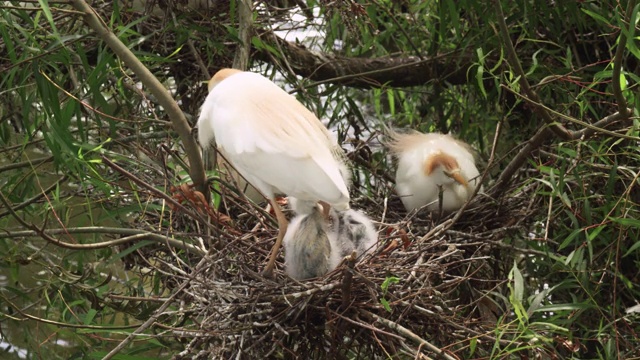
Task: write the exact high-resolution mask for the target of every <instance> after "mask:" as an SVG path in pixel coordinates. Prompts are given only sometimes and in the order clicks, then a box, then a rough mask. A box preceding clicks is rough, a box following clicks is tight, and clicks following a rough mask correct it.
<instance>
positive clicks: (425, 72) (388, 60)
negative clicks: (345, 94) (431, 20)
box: [257, 34, 474, 88]
mask: <svg viewBox="0 0 640 360" xmlns="http://www.w3.org/2000/svg"><path fill="white" fill-rule="evenodd" d="M263 38H264V39H265V40H266V37H264V36H263ZM271 39H272V41H273V40H275V41H277V42H278V43H279V45H280V46H281V48H282V50H283V52H284V55H283V56H285V57H286V58H287V59H288V61H289V62H290V65H291V67H292V69H293V70H294V71H295V72H296V75H300V76H302V77H305V78H308V79H311V80H314V81H317V82H318V83H325V82H331V83H332V84H343V85H348V86H352V87H360V88H378V87H382V86H393V87H408V86H417V85H424V84H426V83H429V82H431V81H434V80H436V79H437V80H438V81H441V82H442V81H446V82H448V83H450V84H453V85H460V84H466V83H468V79H467V72H468V70H469V68H470V67H471V66H473V58H474V55H473V53H472V52H463V51H457V52H454V53H448V54H443V55H441V56H438V57H435V58H424V59H420V58H419V57H417V56H383V57H377V58H352V57H344V56H339V55H333V54H329V53H321V52H317V51H313V50H309V49H307V48H306V47H304V46H301V45H297V44H294V43H290V42H288V41H285V40H283V39H281V38H279V37H277V36H275V35H273V34H271ZM257 57H258V58H260V59H262V60H265V61H269V54H268V53H267V52H266V51H264V52H261V53H258V54H257Z"/></svg>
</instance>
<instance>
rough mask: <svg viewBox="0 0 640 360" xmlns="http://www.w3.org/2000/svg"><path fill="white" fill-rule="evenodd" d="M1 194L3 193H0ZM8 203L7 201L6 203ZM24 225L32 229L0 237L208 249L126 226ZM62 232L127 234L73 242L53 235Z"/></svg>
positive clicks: (100, 245) (197, 251) (105, 245)
mask: <svg viewBox="0 0 640 360" xmlns="http://www.w3.org/2000/svg"><path fill="white" fill-rule="evenodd" d="M0 196H1V194H0ZM4 200H5V199H4V197H3V198H0V201H2V202H3V203H5V201H4ZM5 204H6V203H5ZM23 226H25V227H27V228H29V229H31V230H22V231H12V232H9V231H5V233H4V234H2V235H0V238H3V239H11V238H24V237H36V236H37V237H41V238H43V239H44V240H46V241H47V242H49V243H52V244H54V245H56V246H60V247H62V248H65V249H70V250H97V249H104V248H108V247H113V246H117V245H122V244H126V243H129V242H132V241H140V240H150V241H153V242H156V243H159V244H165V245H169V246H173V247H175V248H178V249H182V250H184V251H187V252H189V253H193V254H197V255H200V256H204V255H205V254H206V253H207V251H206V250H203V249H200V248H197V247H195V246H193V245H191V244H187V243H186V242H184V241H182V240H178V239H173V238H170V237H167V236H164V235H160V234H156V233H153V232H149V231H144V230H138V229H125V228H114V227H103V226H86V227H77V228H64V229H49V230H40V229H37V228H35V225H33V224H26V225H24V224H23ZM60 234H118V235H127V236H125V237H121V238H118V239H113V240H109V241H102V242H97V243H90V244H73V243H69V242H65V241H61V240H58V239H55V238H53V235H60Z"/></svg>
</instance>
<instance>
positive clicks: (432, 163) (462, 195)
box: [389, 132, 480, 212]
mask: <svg viewBox="0 0 640 360" xmlns="http://www.w3.org/2000/svg"><path fill="white" fill-rule="evenodd" d="M390 136H391V142H390V143H389V148H390V149H391V150H392V152H393V153H394V154H395V156H396V157H397V158H398V169H397V171H396V191H397V192H398V195H399V196H400V198H401V199H402V203H403V204H404V207H405V209H407V211H411V210H415V209H418V208H420V207H422V206H425V205H426V207H427V209H428V210H429V211H438V210H439V208H440V204H439V192H440V189H439V186H441V187H442V191H443V193H442V210H443V211H445V212H450V211H455V210H457V209H459V208H460V207H462V205H463V204H464V203H465V202H466V201H467V200H468V199H469V197H471V195H472V194H473V192H474V191H475V189H476V187H477V186H478V185H479V181H480V179H479V172H478V169H477V168H476V164H475V159H474V156H473V153H472V150H471V148H470V147H469V145H467V144H465V143H463V142H462V141H459V140H456V139H454V138H453V137H451V136H450V135H445V134H438V133H431V134H422V133H419V132H411V133H407V134H399V133H395V132H392V133H391V135H390Z"/></svg>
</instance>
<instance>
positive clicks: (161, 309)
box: [102, 257, 208, 360]
mask: <svg viewBox="0 0 640 360" xmlns="http://www.w3.org/2000/svg"><path fill="white" fill-rule="evenodd" d="M207 262H208V259H207V258H206V257H203V258H202V259H201V260H200V262H199V263H198V265H196V267H195V269H194V273H197V272H198V271H200V269H201V268H202V266H203V265H204V264H206V263H207ZM189 284H191V279H190V278H189V279H186V280H184V281H183V282H182V284H180V287H179V288H178V289H176V291H175V292H174V293H173V294H171V296H170V297H169V298H168V299H167V301H165V303H164V304H162V306H160V307H159V308H158V309H157V310H156V311H155V313H154V314H153V316H151V317H150V318H149V319H148V320H147V321H145V322H144V323H143V324H142V325H140V327H138V328H137V329H136V330H135V331H133V332H132V333H131V334H129V336H127V337H126V338H125V339H124V340H122V342H120V344H118V346H116V347H115V348H114V349H113V350H111V351H110V352H109V353H108V354H107V355H106V356H105V357H103V358H102V360H109V359H111V358H112V357H114V356H115V355H116V354H118V353H119V352H120V351H121V350H122V349H124V348H125V346H127V345H128V344H129V343H131V341H133V338H134V337H136V336H138V335H140V334H142V333H143V332H144V331H145V330H147V329H148V328H149V327H151V326H152V325H153V323H155V322H156V321H157V320H158V319H159V318H160V316H161V315H163V313H164V312H165V310H167V308H169V305H171V304H173V301H174V299H175V298H176V297H177V296H178V295H179V294H181V293H182V291H183V290H184V289H186V288H187V286H189Z"/></svg>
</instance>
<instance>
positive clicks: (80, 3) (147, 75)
mask: <svg viewBox="0 0 640 360" xmlns="http://www.w3.org/2000/svg"><path fill="white" fill-rule="evenodd" d="M71 2H72V3H73V7H74V8H75V9H76V10H78V11H80V12H82V13H84V20H85V22H86V23H87V25H89V26H90V27H91V28H92V29H93V30H94V31H95V32H96V33H97V35H98V37H100V38H101V39H102V40H103V41H104V42H105V43H106V44H107V45H108V46H109V47H110V48H111V50H112V51H113V52H114V53H115V54H116V55H117V56H118V57H119V58H120V60H122V62H124V63H125V65H127V66H128V67H129V68H130V69H131V70H132V71H133V72H134V73H135V74H136V75H137V76H138V78H139V80H140V81H141V82H142V83H143V84H144V85H145V86H146V87H148V88H149V90H150V91H151V93H152V94H153V95H154V96H155V97H156V98H157V99H158V102H159V103H160V105H161V106H162V107H163V108H164V110H165V111H166V112H167V115H168V116H169V118H170V119H171V123H172V124H173V128H174V129H175V131H176V132H177V133H178V135H179V136H180V140H182V145H183V146H184V149H185V152H186V153H187V157H188V158H189V163H190V165H191V168H190V169H189V175H191V180H193V183H194V184H195V185H196V187H197V188H198V190H199V191H200V192H202V193H203V194H205V195H206V194H208V193H209V191H208V190H209V189H208V186H207V183H206V177H205V173H204V166H203V164H202V157H201V156H200V149H199V147H198V145H197V144H196V141H195V139H194V138H193V136H191V126H189V122H188V121H187V119H186V118H185V116H184V114H183V113H182V110H180V107H179V106H178V104H177V103H176V102H175V101H174V99H173V98H172V97H171V94H170V93H169V91H167V89H165V87H164V86H163V85H162V83H160V81H158V79H156V77H155V76H153V74H152V73H151V72H150V71H149V69H147V68H146V67H145V66H144V65H143V64H142V63H141V62H140V60H138V58H136V56H135V55H134V54H133V53H132V52H131V51H130V50H129V48H127V47H126V46H125V45H124V44H123V43H122V42H121V41H120V39H118V37H117V36H116V35H115V34H114V33H113V32H112V31H111V30H110V29H109V28H108V27H107V26H106V24H105V23H104V22H103V21H102V20H101V19H100V18H99V17H98V14H97V13H96V12H95V11H94V10H93V9H92V8H91V7H90V6H89V5H88V4H87V3H86V2H85V1H84V0H72V1H71Z"/></svg>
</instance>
